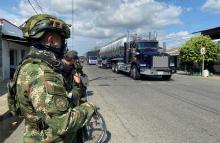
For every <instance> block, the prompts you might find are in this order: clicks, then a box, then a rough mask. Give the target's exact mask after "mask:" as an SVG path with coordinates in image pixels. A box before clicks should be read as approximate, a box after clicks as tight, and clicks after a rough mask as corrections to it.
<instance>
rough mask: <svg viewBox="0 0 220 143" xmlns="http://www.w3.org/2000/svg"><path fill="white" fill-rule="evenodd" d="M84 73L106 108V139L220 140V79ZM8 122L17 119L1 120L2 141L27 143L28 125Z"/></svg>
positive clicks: (156, 142)
mask: <svg viewBox="0 0 220 143" xmlns="http://www.w3.org/2000/svg"><path fill="white" fill-rule="evenodd" d="M84 71H85V72H86V73H87V74H88V76H89V79H90V86H89V88H88V95H89V101H91V102H93V103H95V104H96V105H97V106H98V107H100V112H101V113H102V115H103V116H104V118H105V121H106V124H107V128H108V132H107V135H108V136H107V138H106V142H109V143H219V142H220V104H219V103H220V81H219V80H210V79H207V78H206V79H203V78H198V77H193V76H186V75H174V76H173V77H172V80H170V81H160V80H159V79H149V78H146V77H145V78H144V79H143V80H137V81H135V80H133V79H131V78H130V77H128V76H126V75H125V74H115V73H112V71H111V70H110V69H100V68H97V67H96V66H93V65H91V66H88V65H85V66H84ZM5 120H6V121H10V123H12V122H13V120H14V119H8V118H7V116H5V119H2V120H1V122H0V123H1V128H3V129H1V130H0V131H1V134H2V133H3V134H4V135H1V136H0V137H1V138H0V139H1V140H0V142H6V143H11V142H17V143H21V142H22V130H23V129H24V123H23V122H21V121H19V122H18V123H17V124H16V126H15V127H14V126H13V128H12V129H14V130H8V129H7V127H6V125H5V122H6V121H5ZM3 121H4V124H3V123H2V122H3ZM2 124H3V127H2Z"/></svg>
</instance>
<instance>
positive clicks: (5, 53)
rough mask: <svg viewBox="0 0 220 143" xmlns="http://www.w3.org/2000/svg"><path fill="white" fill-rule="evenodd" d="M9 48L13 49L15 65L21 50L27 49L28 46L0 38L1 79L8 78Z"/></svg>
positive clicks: (18, 60)
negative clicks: (0, 43) (0, 56)
mask: <svg viewBox="0 0 220 143" xmlns="http://www.w3.org/2000/svg"><path fill="white" fill-rule="evenodd" d="M10 50H15V51H16V52H15V54H14V57H15V61H14V63H15V66H17V65H18V64H19V63H20V62H21V60H22V58H21V50H29V48H28V47H25V46H22V45H19V44H16V43H14V42H9V41H6V40H2V74H3V75H2V78H3V80H7V79H10ZM26 53H27V52H26Z"/></svg>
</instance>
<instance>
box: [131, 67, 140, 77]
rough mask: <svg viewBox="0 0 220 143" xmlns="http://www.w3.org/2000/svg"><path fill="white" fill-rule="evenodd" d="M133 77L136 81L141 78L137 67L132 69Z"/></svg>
mask: <svg viewBox="0 0 220 143" xmlns="http://www.w3.org/2000/svg"><path fill="white" fill-rule="evenodd" d="M131 77H132V78H133V79H134V80H138V79H140V77H141V75H140V72H139V71H138V69H137V67H136V66H133V67H132V69H131Z"/></svg>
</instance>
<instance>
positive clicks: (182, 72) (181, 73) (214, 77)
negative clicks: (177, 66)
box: [176, 70, 220, 80]
mask: <svg viewBox="0 0 220 143" xmlns="http://www.w3.org/2000/svg"><path fill="white" fill-rule="evenodd" d="M176 74H179V75H186V76H190V77H195V78H201V79H208V80H220V75H216V74H214V75H211V76H208V77H202V76H199V75H198V76H196V75H190V74H189V73H187V72H185V71H179V70H178V71H177V72H176Z"/></svg>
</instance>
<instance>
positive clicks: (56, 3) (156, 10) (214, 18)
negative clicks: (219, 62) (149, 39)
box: [0, 0, 220, 55]
mask: <svg viewBox="0 0 220 143" xmlns="http://www.w3.org/2000/svg"><path fill="white" fill-rule="evenodd" d="M30 2H31V3H32V5H33V7H34V9H35V10H36V11H37V13H46V14H50V15H55V16H57V17H59V18H61V19H63V20H64V21H66V22H67V23H69V24H72V25H73V30H72V28H71V30H72V34H71V38H69V39H68V48H69V49H73V50H76V51H78V53H79V55H82V54H84V53H85V52H87V51H89V50H91V49H93V48H94V47H101V46H103V45H105V44H106V43H108V42H110V41H111V40H114V39H116V38H118V37H120V36H122V35H125V34H127V31H129V33H132V34H133V33H137V34H140V35H147V34H148V33H149V32H151V33H153V32H156V33H157V35H158V37H157V39H158V41H159V43H160V45H162V43H163V42H166V44H167V48H174V47H178V46H180V45H181V44H182V43H183V42H184V41H186V40H187V39H189V38H190V37H191V36H193V35H192V33H193V32H197V31H200V30H204V29H208V28H214V27H218V26H220V0H47V1H46V0H30ZM72 3H73V5H72ZM72 12H73V14H72ZM35 14H36V12H35V11H34V10H33V8H32V7H31V6H30V4H29V3H28V0H1V2H0V18H4V19H7V20H9V21H10V22H12V23H14V24H15V25H17V26H20V25H21V24H22V23H24V22H25V20H27V19H28V18H29V17H30V16H32V15H35ZM72 21H73V22H72Z"/></svg>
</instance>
